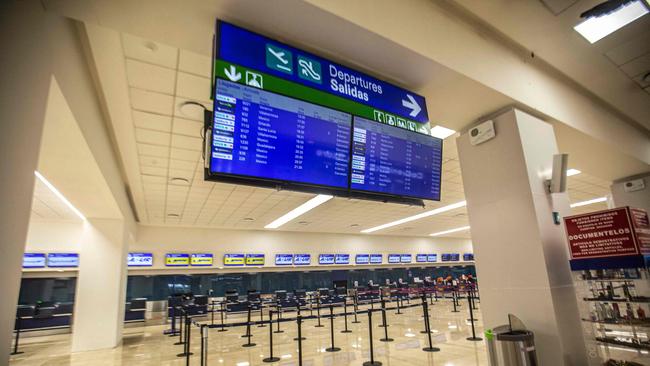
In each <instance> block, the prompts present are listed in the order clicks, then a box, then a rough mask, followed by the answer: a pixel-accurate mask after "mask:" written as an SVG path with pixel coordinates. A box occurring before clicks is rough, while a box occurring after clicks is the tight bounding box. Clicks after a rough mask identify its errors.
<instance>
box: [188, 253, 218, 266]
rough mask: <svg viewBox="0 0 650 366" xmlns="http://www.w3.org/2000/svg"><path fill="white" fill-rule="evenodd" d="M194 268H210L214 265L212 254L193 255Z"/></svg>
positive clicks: (192, 263)
mask: <svg viewBox="0 0 650 366" xmlns="http://www.w3.org/2000/svg"><path fill="white" fill-rule="evenodd" d="M190 264H191V265H192V267H210V266H212V265H213V264H214V256H213V255H212V253H193V254H192V256H191V257H190Z"/></svg>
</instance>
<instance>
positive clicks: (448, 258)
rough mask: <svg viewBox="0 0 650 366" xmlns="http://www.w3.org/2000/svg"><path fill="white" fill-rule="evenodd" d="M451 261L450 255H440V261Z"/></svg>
mask: <svg viewBox="0 0 650 366" xmlns="http://www.w3.org/2000/svg"><path fill="white" fill-rule="evenodd" d="M450 260H451V254H447V253H442V261H443V262H449V261H450Z"/></svg>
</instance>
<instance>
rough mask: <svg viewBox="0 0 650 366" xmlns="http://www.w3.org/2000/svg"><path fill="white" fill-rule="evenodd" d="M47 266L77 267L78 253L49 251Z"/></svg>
mask: <svg viewBox="0 0 650 366" xmlns="http://www.w3.org/2000/svg"><path fill="white" fill-rule="evenodd" d="M47 266H48V267H55V268H56V267H63V268H65V267H79V254H77V253H49V254H48V255H47Z"/></svg>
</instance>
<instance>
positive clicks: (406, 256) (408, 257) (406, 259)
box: [399, 254, 413, 263]
mask: <svg viewBox="0 0 650 366" xmlns="http://www.w3.org/2000/svg"><path fill="white" fill-rule="evenodd" d="M399 261H400V263H411V261H413V256H412V255H411V254H402V255H401V256H400V257H399Z"/></svg>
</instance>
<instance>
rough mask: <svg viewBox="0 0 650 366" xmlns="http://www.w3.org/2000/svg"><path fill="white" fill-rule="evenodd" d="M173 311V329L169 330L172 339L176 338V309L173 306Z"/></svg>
mask: <svg viewBox="0 0 650 366" xmlns="http://www.w3.org/2000/svg"><path fill="white" fill-rule="evenodd" d="M171 310H172V313H171V316H172V329H170V330H169V336H170V337H175V336H176V307H174V306H172V307H171ZM168 316H169V315H168Z"/></svg>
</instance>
